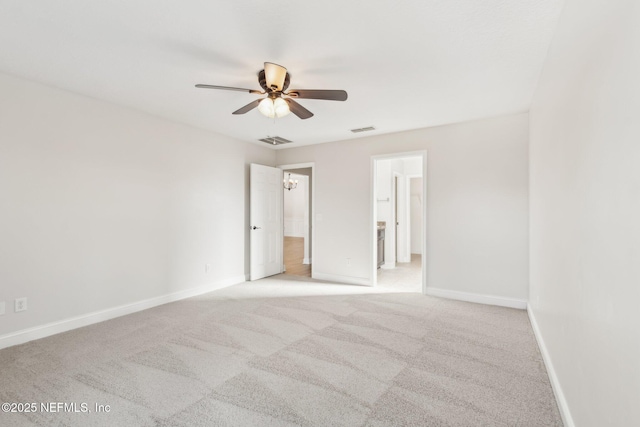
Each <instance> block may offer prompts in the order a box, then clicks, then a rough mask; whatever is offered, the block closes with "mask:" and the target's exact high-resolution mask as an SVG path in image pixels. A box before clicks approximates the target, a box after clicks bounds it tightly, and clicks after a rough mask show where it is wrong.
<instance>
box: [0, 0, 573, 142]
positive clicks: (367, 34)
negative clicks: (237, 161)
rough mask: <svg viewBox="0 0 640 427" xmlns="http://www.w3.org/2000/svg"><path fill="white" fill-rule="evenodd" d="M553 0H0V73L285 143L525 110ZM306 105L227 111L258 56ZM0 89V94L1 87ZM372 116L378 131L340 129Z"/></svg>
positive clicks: (253, 80)
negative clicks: (338, 98)
mask: <svg viewBox="0 0 640 427" xmlns="http://www.w3.org/2000/svg"><path fill="white" fill-rule="evenodd" d="M561 6H562V0H405V1H402V0H396V1H390V0H340V1H338V0H325V1H304V0H268V1H266V0H235V1H231V0H230V1H221V0H218V1H215V0H214V1H212V0H208V1H203V0H182V1H174V0H173V1H172V0H153V1H151V0H140V1H115V0H112V1H109V0H103V1H87V0H56V1H51V0H29V1H25V0H0V71H3V72H6V73H9V74H13V75H17V76H22V77H25V78H28V79H31V80H35V81H38V82H42V83H45V84H49V85H52V86H56V87H59V88H63V89H67V90H70V91H73V92H76V93H80V94H84V95H87V96H91V97H94V98H99V99H103V100H107V101H110V102H113V103H116V104H120V105H125V106H129V107H133V108H136V109H140V110H143V111H146V112H149V113H151V114H154V115H157V116H161V117H164V118H168V119H170V120H174V121H177V122H182V123H186V124H189V125H193V126H196V127H200V128H204V129H209V130H212V131H215V132H218V133H221V134H224V135H229V136H232V137H235V138H238V139H241V140H246V141H252V142H255V143H257V144H260V145H264V143H262V142H257V139H259V138H264V137H265V136H267V135H269V136H272V135H278V136H281V137H283V138H286V139H290V140H292V141H294V143H293V144H287V145H285V147H292V146H298V145H306V144H313V143H320V142H328V141H335V140H343V139H350V138H356V137H361V136H368V135H372V134H375V133H378V134H379V133H389V132H397V131H402V130H408V129H416V128H423V127H429V126H435V125H441V124H446V123H454V122H460V121H466V120H472V119H479V118H483V117H490V116H495V115H501V114H509V113H516V112H524V111H527V110H528V109H529V106H530V103H531V99H532V95H533V92H534V90H535V86H536V82H537V79H538V76H539V74H540V72H541V68H542V64H543V62H544V59H545V56H546V52H547V49H548V46H549V43H550V41H551V36H552V33H553V29H554V27H555V23H556V21H557V17H558V15H559V12H560V9H561ZM265 61H269V62H275V63H278V64H281V65H283V66H285V67H287V69H288V70H289V73H290V74H291V86H290V89H296V88H298V89H344V90H346V91H347V92H348V94H349V99H348V100H347V101H346V102H335V101H319V100H300V101H299V102H300V103H301V104H302V105H304V106H305V107H306V108H308V109H309V110H311V111H312V112H313V113H314V114H315V116H314V117H312V118H310V119H308V120H300V119H298V118H297V117H295V116H294V115H293V114H290V115H289V116H286V117H284V118H282V119H277V120H275V121H274V120H270V119H267V118H266V117H263V116H262V115H261V114H260V113H259V112H258V111H257V109H256V110H253V111H251V112H249V113H247V114H245V115H238V116H234V115H231V112H232V111H234V110H236V109H238V108H240V107H241V106H243V105H245V104H247V103H249V102H251V101H252V100H254V99H255V98H256V95H251V94H248V93H242V92H230V91H217V90H207V89H196V88H194V85H195V84H196V83H204V84H213V85H222V86H236V87H244V88H250V89H260V87H259V85H258V81H257V73H258V71H259V70H260V69H262V68H263V62H265ZM0 96H1V94H0ZM366 126H375V127H376V131H374V132H367V133H363V134H352V133H351V132H350V131H349V130H350V129H353V128H361V127H366Z"/></svg>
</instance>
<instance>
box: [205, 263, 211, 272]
mask: <svg viewBox="0 0 640 427" xmlns="http://www.w3.org/2000/svg"><path fill="white" fill-rule="evenodd" d="M209 270H211V264H205V265H204V272H205V273H208V272H209Z"/></svg>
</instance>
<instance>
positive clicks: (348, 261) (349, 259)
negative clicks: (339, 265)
mask: <svg viewBox="0 0 640 427" xmlns="http://www.w3.org/2000/svg"><path fill="white" fill-rule="evenodd" d="M347 267H351V258H347Z"/></svg>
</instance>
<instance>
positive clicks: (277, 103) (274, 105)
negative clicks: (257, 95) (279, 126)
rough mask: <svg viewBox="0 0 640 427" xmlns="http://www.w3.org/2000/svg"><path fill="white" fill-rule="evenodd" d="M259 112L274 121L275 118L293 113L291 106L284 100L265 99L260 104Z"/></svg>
mask: <svg viewBox="0 0 640 427" xmlns="http://www.w3.org/2000/svg"><path fill="white" fill-rule="evenodd" d="M258 111H260V112H261V113H262V114H264V115H265V116H267V117H269V118H270V119H273V118H274V117H277V118H280V117H284V116H286V115H287V114H289V113H290V112H291V110H289V104H287V102H286V101H285V100H284V99H282V98H275V99H271V98H265V99H263V100H262V101H260V103H259V104H258Z"/></svg>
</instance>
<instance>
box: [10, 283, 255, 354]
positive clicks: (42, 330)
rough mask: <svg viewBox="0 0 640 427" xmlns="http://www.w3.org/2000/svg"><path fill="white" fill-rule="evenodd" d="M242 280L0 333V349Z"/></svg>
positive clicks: (213, 289)
mask: <svg viewBox="0 0 640 427" xmlns="http://www.w3.org/2000/svg"><path fill="white" fill-rule="evenodd" d="M244 281H245V276H236V277H231V278H229V279H225V280H221V281H219V282H215V283H211V284H209V285H204V286H199V287H197V288H193V289H186V290H184V291H179V292H174V293H171V294H167V295H162V296H159V297H154V298H149V299H146V300H142V301H138V302H134V303H131V304H123V305H120V306H117V307H112V308H107V309H105V310H100V311H94V312H93V313H87V314H82V315H80V316H75V317H71V318H69V319H65V320H59V321H57V322H51V323H47V324H44V325H41V326H35V327H33V328H28V329H23V330H21V331H17V332H12V333H9V334H6V335H2V336H0V349H2V348H6V347H11V346H14V345H18V344H24V343H26V342H29V341H33V340H37V339H40V338H45V337H48V336H51V335H55V334H59V333H62V332H67V331H70V330H72V329H77V328H82V327H83V326H88V325H93V324H94V323H99V322H104V321H105V320H109V319H114V318H116V317H120V316H126V315H127V314H131V313H136V312H138V311H142V310H146V309H149V308H153V307H156V306H159V305H163V304H167V303H170V302H174V301H179V300H182V299H185V298H191V297H194V296H197V295H202V294H206V293H208V292H211V291H215V290H217V289H221V288H226V287H228V286H232V285H236V284H238V283H242V282H244Z"/></svg>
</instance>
